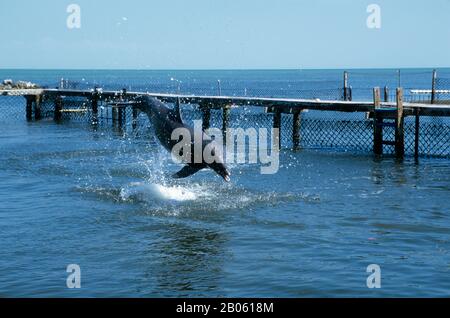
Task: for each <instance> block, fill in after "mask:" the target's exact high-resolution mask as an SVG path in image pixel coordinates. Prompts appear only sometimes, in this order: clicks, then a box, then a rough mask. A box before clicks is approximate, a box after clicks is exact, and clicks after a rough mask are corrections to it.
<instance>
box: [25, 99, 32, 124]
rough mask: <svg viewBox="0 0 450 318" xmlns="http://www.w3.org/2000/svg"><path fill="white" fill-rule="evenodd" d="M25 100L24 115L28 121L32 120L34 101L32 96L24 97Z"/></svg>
mask: <svg viewBox="0 0 450 318" xmlns="http://www.w3.org/2000/svg"><path fill="white" fill-rule="evenodd" d="M25 100H26V106H25V113H26V118H27V120H28V121H31V120H33V100H34V96H29V95H27V96H25Z"/></svg>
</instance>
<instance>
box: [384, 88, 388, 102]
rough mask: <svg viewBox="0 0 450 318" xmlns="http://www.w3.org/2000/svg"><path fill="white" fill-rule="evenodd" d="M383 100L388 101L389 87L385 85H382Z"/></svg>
mask: <svg viewBox="0 0 450 318" xmlns="http://www.w3.org/2000/svg"><path fill="white" fill-rule="evenodd" d="M384 101H385V102H386V103H388V102H389V88H388V87H387V86H385V87H384Z"/></svg>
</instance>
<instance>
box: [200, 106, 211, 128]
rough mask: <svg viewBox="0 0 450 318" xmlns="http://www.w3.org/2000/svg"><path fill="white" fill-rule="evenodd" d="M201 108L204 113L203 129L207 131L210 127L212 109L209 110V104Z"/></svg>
mask: <svg viewBox="0 0 450 318" xmlns="http://www.w3.org/2000/svg"><path fill="white" fill-rule="evenodd" d="M200 107H201V109H202V113H203V121H202V129H203V131H206V130H208V129H209V127H210V120H211V108H209V105H208V104H202V105H201V106H200Z"/></svg>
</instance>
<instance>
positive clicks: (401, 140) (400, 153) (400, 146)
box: [395, 87, 405, 158]
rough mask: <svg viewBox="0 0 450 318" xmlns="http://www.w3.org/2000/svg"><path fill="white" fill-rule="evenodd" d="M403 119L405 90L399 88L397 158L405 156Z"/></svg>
mask: <svg viewBox="0 0 450 318" xmlns="http://www.w3.org/2000/svg"><path fill="white" fill-rule="evenodd" d="M404 121H405V119H404V117H403V88H400V87H399V88H397V118H396V120H395V123H396V125H395V154H396V155H397V158H403V157H404V155H405V131H404Z"/></svg>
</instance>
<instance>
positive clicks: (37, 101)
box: [34, 95, 42, 120]
mask: <svg viewBox="0 0 450 318" xmlns="http://www.w3.org/2000/svg"><path fill="white" fill-rule="evenodd" d="M34 119H35V120H40V119H42V113H41V95H36V96H35V97H34Z"/></svg>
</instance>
